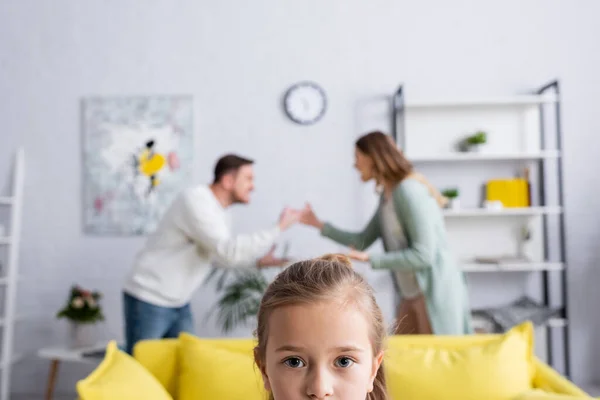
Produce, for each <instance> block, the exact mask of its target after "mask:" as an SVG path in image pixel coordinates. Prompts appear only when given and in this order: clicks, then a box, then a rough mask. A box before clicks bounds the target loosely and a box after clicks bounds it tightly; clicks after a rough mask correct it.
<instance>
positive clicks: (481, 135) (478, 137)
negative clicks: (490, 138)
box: [467, 131, 487, 145]
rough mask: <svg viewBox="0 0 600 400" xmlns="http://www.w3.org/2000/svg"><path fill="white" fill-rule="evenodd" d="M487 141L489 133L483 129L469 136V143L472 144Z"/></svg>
mask: <svg viewBox="0 0 600 400" xmlns="http://www.w3.org/2000/svg"><path fill="white" fill-rule="evenodd" d="M486 142H487V135H486V133H485V132H483V131H479V132H477V133H475V134H474V135H472V136H469V137H468V138H467V143H468V144H470V145H478V144H484V143H486Z"/></svg>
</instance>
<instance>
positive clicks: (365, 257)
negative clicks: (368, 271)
mask: <svg viewBox="0 0 600 400" xmlns="http://www.w3.org/2000/svg"><path fill="white" fill-rule="evenodd" d="M348 258H350V259H352V260H356V261H362V262H368V261H369V253H366V252H364V251H358V250H354V249H352V250H350V252H349V253H348Z"/></svg>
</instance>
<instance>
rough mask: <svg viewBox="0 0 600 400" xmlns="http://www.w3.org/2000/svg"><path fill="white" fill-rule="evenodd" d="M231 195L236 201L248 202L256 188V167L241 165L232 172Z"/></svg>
mask: <svg viewBox="0 0 600 400" xmlns="http://www.w3.org/2000/svg"><path fill="white" fill-rule="evenodd" d="M230 190H231V197H232V199H233V202H234V203H244V204H248V203H249V202H250V193H251V192H252V191H253V190H254V169H253V168H252V165H250V164H247V165H243V166H241V167H240V168H239V169H238V170H237V172H235V173H233V174H232V183H231V188H230Z"/></svg>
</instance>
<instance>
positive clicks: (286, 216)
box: [279, 207, 302, 231]
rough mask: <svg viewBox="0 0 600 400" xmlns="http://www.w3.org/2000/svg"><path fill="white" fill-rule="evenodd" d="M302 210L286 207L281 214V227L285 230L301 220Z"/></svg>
mask: <svg viewBox="0 0 600 400" xmlns="http://www.w3.org/2000/svg"><path fill="white" fill-rule="evenodd" d="M301 213H302V211H299V210H294V209H291V208H287V207H286V208H284V209H283V211H282V212H281V215H280V216H279V228H280V229H281V230H282V231H285V230H286V229H287V228H289V227H290V226H292V225H294V224H295V223H296V222H298V221H299V220H300V215H301Z"/></svg>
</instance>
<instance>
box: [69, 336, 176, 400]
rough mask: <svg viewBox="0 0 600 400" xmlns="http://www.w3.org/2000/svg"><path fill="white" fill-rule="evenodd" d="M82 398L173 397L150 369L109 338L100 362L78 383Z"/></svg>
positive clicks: (147, 399) (154, 399)
mask: <svg viewBox="0 0 600 400" xmlns="http://www.w3.org/2000/svg"><path fill="white" fill-rule="evenodd" d="M76 387H77V394H78V395H79V397H80V399H81V400H117V399H128V400H173V398H172V397H171V396H170V395H169V393H167V391H166V390H165V389H164V388H163V387H162V385H161V384H160V382H158V381H157V380H156V378H155V377H154V376H152V374H151V373H150V372H148V371H147V370H146V369H145V368H144V367H143V366H141V365H140V364H139V363H138V362H137V361H136V360H134V359H133V357H131V356H130V355H129V354H127V353H125V352H123V351H121V350H119V348H118V347H117V343H116V342H115V341H111V342H110V343H109V344H108V346H107V347H106V355H105V356H104V359H103V360H102V362H101V363H100V365H99V366H98V367H97V368H96V369H95V370H94V371H93V372H92V373H91V374H90V375H89V376H88V377H87V378H85V379H83V380H80V381H79V382H77V385H76Z"/></svg>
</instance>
